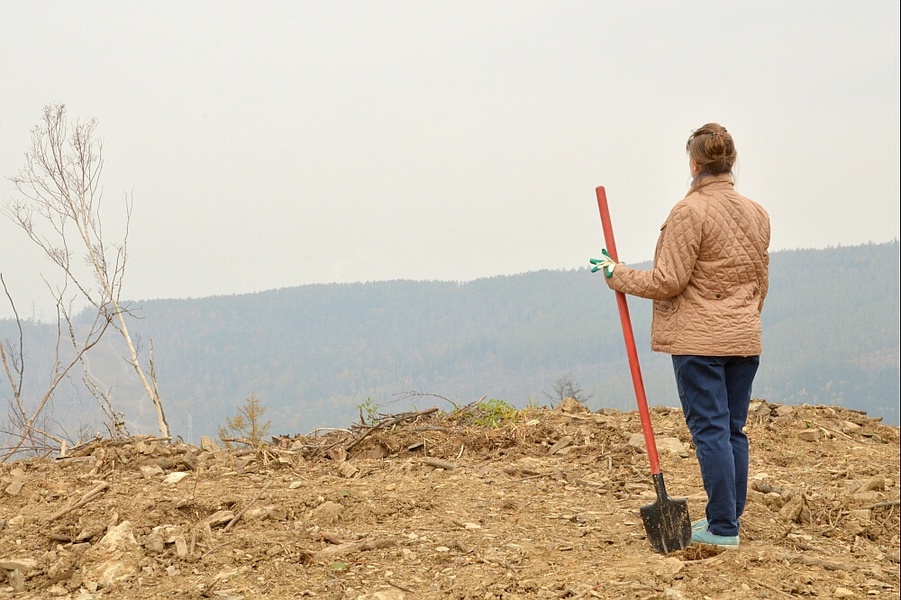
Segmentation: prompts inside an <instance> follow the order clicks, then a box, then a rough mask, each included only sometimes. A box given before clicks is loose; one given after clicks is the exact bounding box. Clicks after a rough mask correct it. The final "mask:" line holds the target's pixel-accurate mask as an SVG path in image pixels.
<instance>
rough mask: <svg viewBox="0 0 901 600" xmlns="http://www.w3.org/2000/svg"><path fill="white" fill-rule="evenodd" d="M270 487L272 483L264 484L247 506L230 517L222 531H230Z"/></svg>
mask: <svg viewBox="0 0 901 600" xmlns="http://www.w3.org/2000/svg"><path fill="white" fill-rule="evenodd" d="M271 485H272V482H271V481H268V482H266V485H264V486H263V487H262V489H260V491H259V492H257V495H256V496H254V497H253V498H251V500H250V502H248V503H247V506H245V507H244V508H242V509H241V510H240V511H239V512H238V514H236V515H235V516H234V517H232V520H231V521H229V522H228V524H227V525H226V526H225V528H224V529H223V530H222V531H228V530H229V529H231V528H232V525H234V524H235V523H237V522H238V520H239V519H240V518H241V517H243V516H244V513H246V512H247V509H249V508H250V507H251V506H253V505H254V503H255V502H256V501H257V500H259V499H260V496H262V495H263V494H264V493H265V492H266V490H268V489H269V486H271Z"/></svg>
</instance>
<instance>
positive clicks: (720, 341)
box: [604, 175, 770, 356]
mask: <svg viewBox="0 0 901 600" xmlns="http://www.w3.org/2000/svg"><path fill="white" fill-rule="evenodd" d="M769 244H770V219H769V215H767V213H766V211H765V210H764V209H763V207H761V206H760V205H759V204H757V203H756V202H754V201H752V200H749V199H748V198H745V197H744V196H742V195H741V194H739V193H738V192H736V191H735V189H734V184H733V181H732V177H731V176H730V175H718V176H714V177H707V178H705V179H704V180H702V183H701V185H700V187H699V188H698V189H695V190H693V191H691V192H690V193H689V194H688V195H687V196H686V197H685V198H684V199H682V200H680V201H679V202H678V203H677V204H676V205H675V206H674V207H673V209H672V211H670V214H669V217H667V219H666V222H665V223H664V224H663V226H662V227H661V228H660V237H659V238H658V240H657V249H656V251H655V253H654V266H653V268H652V269H651V270H649V271H641V270H638V269H633V268H631V267H628V266H626V265H623V264H618V265H617V266H616V268H615V269H614V271H613V276H612V277H610V278H606V277H605V278H604V279H605V280H606V281H607V285H608V286H610V287H611V288H612V289H614V290H616V291H619V292H623V293H626V294H631V295H633V296H640V297H642V298H650V299H651V300H653V301H654V312H653V318H652V321H651V348H652V349H653V350H655V351H658V352H666V353H668V354H694V355H700V356H757V355H759V354H760V353H761V343H760V311H761V310H762V309H763V301H764V298H766V294H767V289H768V286H769V253H768V248H769Z"/></svg>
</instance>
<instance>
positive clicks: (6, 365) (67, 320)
mask: <svg viewBox="0 0 901 600" xmlns="http://www.w3.org/2000/svg"><path fill="white" fill-rule="evenodd" d="M0 284H2V286H3V292H4V294H5V295H6V298H7V300H8V301H9V305H10V307H11V308H12V311H13V315H14V317H15V319H14V320H15V323H16V326H17V333H18V336H17V339H16V341H15V343H13V342H10V341H6V340H4V341H2V342H0V363H2V365H3V371H4V374H5V376H6V381H7V383H8V385H9V389H10V393H11V396H12V397H11V399H10V402H9V406H8V409H7V423H8V426H9V429H8V430H2V431H0V433H4V434H6V436H7V437H8V438H9V439H11V440H13V441H12V442H11V443H10V445H9V446H8V447H5V448H2V449H0V460H2V461H4V462H5V461H7V460H9V459H10V458H12V457H14V456H16V455H17V454H18V453H19V452H21V451H23V450H27V451H30V452H32V453H40V451H41V450H43V449H46V448H48V447H49V446H50V445H54V446H58V445H59V444H60V443H62V441H63V438H61V437H60V436H58V435H55V434H54V433H52V432H50V431H48V428H47V427H45V426H44V421H45V419H46V416H47V415H46V408H47V406H48V404H49V402H50V400H51V398H52V397H53V394H54V393H55V392H56V389H57V388H58V387H59V385H60V383H62V381H63V380H64V379H65V378H66V377H67V376H68V375H69V373H70V372H71V371H72V369H74V368H75V366H76V365H78V363H79V362H81V361H82V359H83V357H84V355H85V354H86V353H87V352H88V351H89V350H90V349H91V348H93V347H94V346H95V345H97V343H98V342H99V341H100V338H102V337H103V334H104V332H105V331H106V329H107V327H108V326H109V325H110V319H109V316H108V315H103V314H101V313H97V315H96V317H95V319H94V321H93V323H92V324H91V325H90V326H88V327H87V328H84V327H83V328H81V330H82V333H81V334H80V335H79V333H78V328H76V327H75V325H74V323H73V322H72V318H71V316H70V312H71V311H70V310H69V309H68V308H67V307H66V306H64V304H63V301H62V297H63V294H64V291H60V292H58V295H57V296H56V307H57V321H56V323H57V331H56V346H55V353H54V361H53V367H52V369H51V371H50V382H49V383H48V385H47V388H46V390H45V391H44V392H43V393H42V394H41V395H40V396H39V397H38V398H37V399H36V401H35V402H34V404H31V403H29V402H27V401H26V399H25V398H24V396H23V383H24V381H25V349H24V339H25V335H24V332H23V330H22V320H21V319H20V318H19V313H18V310H17V309H16V304H15V302H14V301H13V298H12V295H11V294H10V292H9V288H8V287H7V285H6V281H5V279H4V278H3V275H2V274H0ZM64 340H66V341H67V342H68V345H70V346H71V349H68V350H67V349H64V347H63V341H64Z"/></svg>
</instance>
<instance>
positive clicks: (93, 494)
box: [48, 481, 109, 521]
mask: <svg viewBox="0 0 901 600" xmlns="http://www.w3.org/2000/svg"><path fill="white" fill-rule="evenodd" d="M107 489H109V483H107V482H105V481H103V482H100V483H99V484H97V486H95V487H94V488H93V489H92V490H91V491H89V492H88V493H87V494H85V495H84V496H82V497H81V500H79V501H78V502H76V503H75V504H73V505H72V506H69V507H68V508H64V509H63V510H61V511H59V512H58V513H56V514H54V515H52V516H51V517H50V518H49V519H48V520H49V521H55V520H57V519H58V518H60V517H61V516H63V515H65V514H66V513H69V512H71V511H73V510H75V509H77V508H81V507H82V506H84V505H85V504H87V503H88V502H90V501H91V500H94V499H96V498H99V497H100V495H101V494H103V492H105V491H106V490H107Z"/></svg>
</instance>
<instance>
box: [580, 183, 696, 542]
mask: <svg viewBox="0 0 901 600" xmlns="http://www.w3.org/2000/svg"><path fill="white" fill-rule="evenodd" d="M595 191H596V192H597V197H598V209H599V210H600V211H601V225H602V226H603V228H604V239H605V240H606V242H607V252H608V253H609V254H610V258H612V259H613V260H614V261H618V259H617V254H616V242H615V241H614V239H613V226H612V225H611V224H610V211H609V210H608V208H607V192H606V191H605V190H604V188H603V186H600V187H598V188H596V189H595ZM616 304H617V306H618V307H619V320H620V322H621V323H622V326H623V338H624V339H625V341H626V354H627V355H628V357H629V370H630V371H631V372H632V386H633V387H634V388H635V399H636V400H637V402H638V413H639V415H641V428H642V430H643V432H644V442H645V445H646V446H647V448H648V459H649V460H650V463H651V476H652V478H653V480H654V491H655V492H657V501H656V502H655V503H653V504H648V505H647V506H642V507H641V520H642V521H644V529H645V532H647V535H648V541H649V542H650V543H651V547H652V548H654V550H655V551H657V552H659V553H660V554H668V553H670V552H673V551H675V550H682V549H684V548H687V547H688V546H690V545H691V519H690V518H689V517H688V504H687V503H686V502H685V499H684V498H676V499H674V498H670V497H668V496H667V495H666V485H665V484H664V483H663V473H662V472H661V471H660V461H659V460H658V457H657V443H656V442H655V441H654V430H653V428H652V427H651V415H650V413H649V412H648V401H647V398H646V397H645V393H644V383H643V382H642V380H641V367H640V366H639V364H638V352H637V351H636V349H635V336H634V334H633V333H632V321H631V320H630V318H629V305H628V304H627V303H626V295H625V294H623V293H622V292H616Z"/></svg>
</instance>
